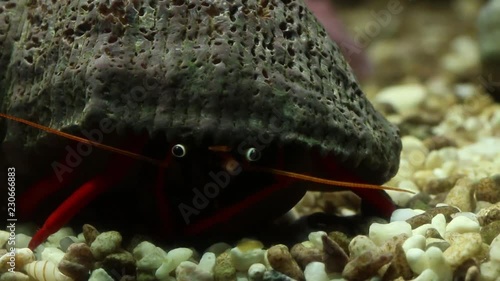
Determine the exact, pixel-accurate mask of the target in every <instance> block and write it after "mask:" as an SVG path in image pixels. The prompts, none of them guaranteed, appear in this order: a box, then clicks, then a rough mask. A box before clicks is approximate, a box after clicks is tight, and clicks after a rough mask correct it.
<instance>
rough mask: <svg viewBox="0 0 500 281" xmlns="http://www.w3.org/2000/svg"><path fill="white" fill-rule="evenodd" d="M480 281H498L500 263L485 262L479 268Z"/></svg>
mask: <svg viewBox="0 0 500 281" xmlns="http://www.w3.org/2000/svg"><path fill="white" fill-rule="evenodd" d="M479 269H480V272H481V280H482V281H498V276H500V263H498V262H494V261H487V262H485V263H482V264H481V265H480V266H479Z"/></svg>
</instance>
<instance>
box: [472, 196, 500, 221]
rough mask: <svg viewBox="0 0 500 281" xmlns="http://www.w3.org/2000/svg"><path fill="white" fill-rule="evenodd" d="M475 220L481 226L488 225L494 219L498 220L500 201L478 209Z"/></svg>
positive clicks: (499, 216) (499, 218) (499, 217)
mask: <svg viewBox="0 0 500 281" xmlns="http://www.w3.org/2000/svg"><path fill="white" fill-rule="evenodd" d="M477 220H478V221H479V224H480V225H482V226H485V225H488V224H490V223H492V222H494V221H500V202H499V203H497V204H495V205H492V206H490V207H488V208H485V209H482V210H480V211H479V212H478V213H477Z"/></svg>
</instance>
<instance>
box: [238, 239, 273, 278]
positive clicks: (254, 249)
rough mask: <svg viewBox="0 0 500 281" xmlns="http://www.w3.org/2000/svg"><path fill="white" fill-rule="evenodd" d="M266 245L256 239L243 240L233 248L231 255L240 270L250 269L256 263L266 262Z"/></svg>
mask: <svg viewBox="0 0 500 281" xmlns="http://www.w3.org/2000/svg"><path fill="white" fill-rule="evenodd" d="M263 247H264V245H262V243H261V242H260V241H256V240H243V241H241V242H240V243H238V245H237V246H236V247H234V248H232V249H231V251H230V252H229V255H230V257H231V261H232V263H233V265H234V267H235V268H236V270H239V271H245V272H246V271H248V269H249V268H250V266H251V265H252V264H254V263H264V255H265V252H266V251H265V250H263V249H262V248H263Z"/></svg>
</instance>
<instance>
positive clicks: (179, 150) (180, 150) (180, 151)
mask: <svg viewBox="0 0 500 281" xmlns="http://www.w3.org/2000/svg"><path fill="white" fill-rule="evenodd" d="M172 155H173V156H175V157H177V158H181V157H184V156H185V155H186V148H185V147H184V145H182V144H176V145H174V146H172Z"/></svg>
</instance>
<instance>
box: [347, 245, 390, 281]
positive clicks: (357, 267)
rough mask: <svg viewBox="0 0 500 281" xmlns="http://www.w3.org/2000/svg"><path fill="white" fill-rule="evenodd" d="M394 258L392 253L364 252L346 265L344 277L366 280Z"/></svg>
mask: <svg viewBox="0 0 500 281" xmlns="http://www.w3.org/2000/svg"><path fill="white" fill-rule="evenodd" d="M391 260H392V255H391V254H387V253H384V254H381V253H379V252H371V251H367V252H364V253H363V254H362V255H360V256H358V257H356V258H354V259H353V260H351V261H350V262H349V263H347V265H346V266H345V268H344V270H343V271H342V277H344V278H345V279H348V280H353V281H354V280H366V279H368V278H370V277H372V276H375V275H376V274H377V271H378V270H379V269H380V268H381V267H382V266H383V265H385V264H387V263H389V262H390V261H391Z"/></svg>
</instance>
